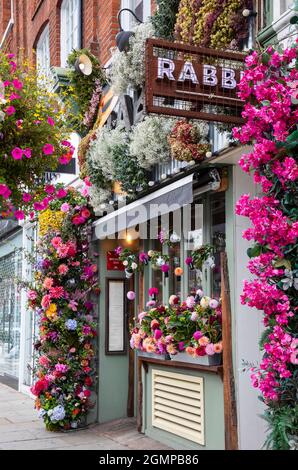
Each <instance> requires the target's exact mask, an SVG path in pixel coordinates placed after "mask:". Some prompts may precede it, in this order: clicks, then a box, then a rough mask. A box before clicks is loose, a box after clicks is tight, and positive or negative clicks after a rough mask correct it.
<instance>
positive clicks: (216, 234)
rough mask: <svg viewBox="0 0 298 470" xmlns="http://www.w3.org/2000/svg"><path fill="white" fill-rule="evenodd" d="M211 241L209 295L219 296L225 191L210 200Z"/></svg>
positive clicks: (224, 239)
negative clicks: (212, 255)
mask: <svg viewBox="0 0 298 470" xmlns="http://www.w3.org/2000/svg"><path fill="white" fill-rule="evenodd" d="M210 212H211V234H210V235H211V236H210V238H211V243H212V245H213V246H214V258H215V268H214V269H213V270H212V271H211V295H212V296H213V297H216V298H218V297H220V289H221V276H220V253H221V252H222V251H224V250H225V247H226V222H225V221H226V211H225V193H224V192H222V193H217V194H215V195H214V196H212V198H211V200H210Z"/></svg>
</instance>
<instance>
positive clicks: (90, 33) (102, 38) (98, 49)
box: [0, 0, 154, 66]
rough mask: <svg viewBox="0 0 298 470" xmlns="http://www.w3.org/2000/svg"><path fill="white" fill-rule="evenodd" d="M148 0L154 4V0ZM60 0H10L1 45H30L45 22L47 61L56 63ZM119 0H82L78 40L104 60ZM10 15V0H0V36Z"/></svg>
mask: <svg viewBox="0 0 298 470" xmlns="http://www.w3.org/2000/svg"><path fill="white" fill-rule="evenodd" d="M148 1H151V2H152V4H153V5H154V0H148ZM61 3H62V0H22V1H20V0H14V9H15V25H14V27H13V29H12V32H11V34H10V35H9V37H8V39H7V42H6V44H5V46H4V48H5V50H9V51H10V52H13V53H17V52H18V50H19V49H24V50H25V53H26V54H27V55H29V56H30V57H31V58H32V57H33V49H34V48H35V47H36V44H37V41H38V38H39V37H40V34H41V33H42V31H43V29H44V27H45V26H46V25H47V24H49V30H50V56H51V65H54V66H59V65H60V8H61ZM120 4H121V0H82V5H83V8H82V44H83V47H86V48H88V49H90V50H91V51H92V52H93V54H95V55H97V56H98V57H99V58H100V60H101V63H103V64H104V63H105V62H107V61H108V60H109V59H110V57H111V53H110V49H111V48H112V47H115V45H116V44H115V36H116V34H117V32H118V31H119V26H118V21H117V14H118V11H119V9H120ZM9 19H10V0H0V39H1V38H2V37H3V33H4V31H5V29H6V27H7V24H8V21H9Z"/></svg>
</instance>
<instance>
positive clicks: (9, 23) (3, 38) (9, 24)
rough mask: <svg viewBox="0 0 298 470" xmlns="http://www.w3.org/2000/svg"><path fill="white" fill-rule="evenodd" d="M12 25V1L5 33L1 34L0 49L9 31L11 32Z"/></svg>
mask: <svg viewBox="0 0 298 470" xmlns="http://www.w3.org/2000/svg"><path fill="white" fill-rule="evenodd" d="M13 25H14V6H13V0H11V1H10V20H9V22H8V25H7V28H6V30H5V33H4V34H3V37H2V39H1V43H0V49H2V47H3V44H4V43H5V41H6V39H7V37H8V35H9V33H10V31H11V30H12V28H13Z"/></svg>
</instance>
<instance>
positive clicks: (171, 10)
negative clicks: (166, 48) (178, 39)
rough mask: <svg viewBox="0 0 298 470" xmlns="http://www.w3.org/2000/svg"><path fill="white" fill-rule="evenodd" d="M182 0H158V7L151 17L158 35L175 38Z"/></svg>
mask: <svg viewBox="0 0 298 470" xmlns="http://www.w3.org/2000/svg"><path fill="white" fill-rule="evenodd" d="M179 3H180V0H157V1H156V4H157V9H156V12H155V14H154V15H153V17H152V18H151V21H152V24H153V26H154V33H155V35H156V36H157V37H160V38H164V39H169V40H171V39H173V35H174V28H175V23H176V17H177V13H178V8H179Z"/></svg>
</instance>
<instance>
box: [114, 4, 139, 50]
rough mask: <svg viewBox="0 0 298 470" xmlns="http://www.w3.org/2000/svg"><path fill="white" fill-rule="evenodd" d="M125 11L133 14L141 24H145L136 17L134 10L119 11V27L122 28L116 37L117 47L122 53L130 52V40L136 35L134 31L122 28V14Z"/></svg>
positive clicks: (123, 9)
mask: <svg viewBox="0 0 298 470" xmlns="http://www.w3.org/2000/svg"><path fill="white" fill-rule="evenodd" d="M124 11H128V12H129V13H131V14H132V15H133V16H134V17H135V19H136V20H137V21H138V22H139V23H143V21H141V20H140V19H139V18H138V17H137V16H136V15H135V13H134V12H133V11H132V10H130V9H129V8H122V10H120V11H119V13H118V23H119V26H120V32H119V33H118V34H117V36H116V45H117V47H118V49H119V51H120V52H123V51H125V52H127V51H128V49H129V38H130V37H131V36H134V33H133V32H132V31H124V30H123V28H122V26H121V14H122V13H123V12H124Z"/></svg>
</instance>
